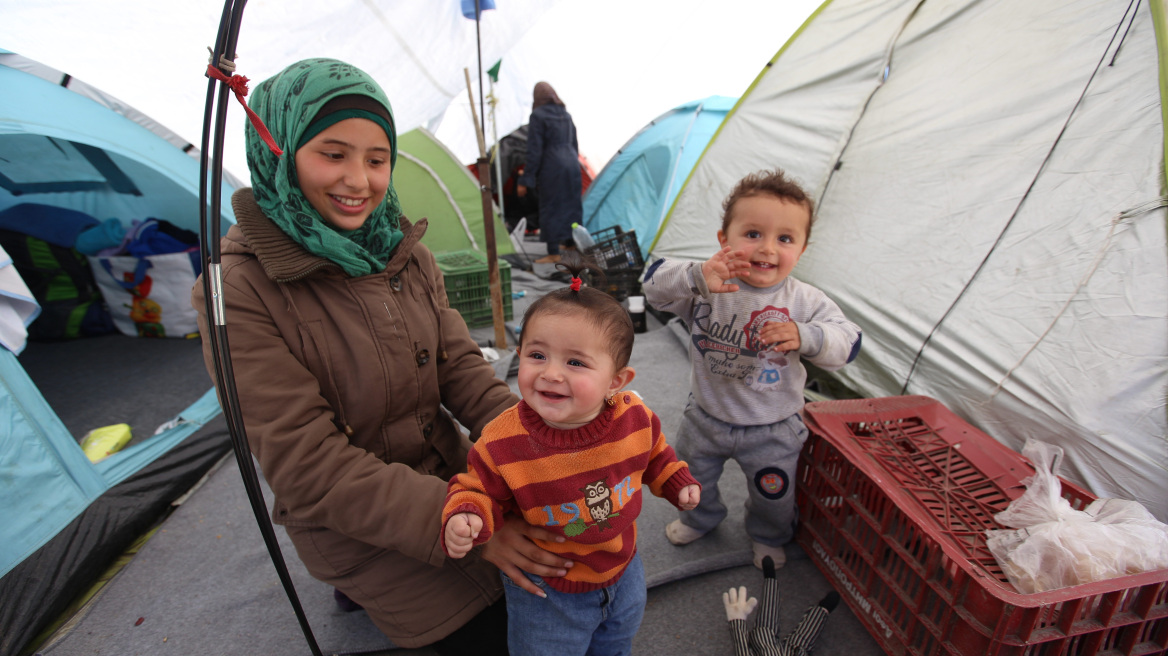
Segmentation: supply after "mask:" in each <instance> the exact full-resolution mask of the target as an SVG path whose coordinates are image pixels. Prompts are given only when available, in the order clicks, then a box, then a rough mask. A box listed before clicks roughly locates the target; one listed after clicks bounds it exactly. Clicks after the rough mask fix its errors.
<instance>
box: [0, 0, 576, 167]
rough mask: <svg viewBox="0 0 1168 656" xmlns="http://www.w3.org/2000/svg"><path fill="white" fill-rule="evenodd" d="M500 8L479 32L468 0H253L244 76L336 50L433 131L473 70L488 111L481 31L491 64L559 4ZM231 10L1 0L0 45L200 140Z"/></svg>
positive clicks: (237, 154) (232, 147)
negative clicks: (222, 28)
mask: <svg viewBox="0 0 1168 656" xmlns="http://www.w3.org/2000/svg"><path fill="white" fill-rule="evenodd" d="M496 4H497V5H498V8H496V9H490V10H487V11H484V12H482V17H481V18H482V21H481V26H480V28H479V29H478V32H479V34H478V35H476V26H475V21H474V20H470V19H467V18H465V17H464V16H463V14H462V13H461V3H460V2H459V0H440V1H434V2H417V1H414V0H333V1H331V2H318V1H311V0H250V2H248V3H247V5H246V8H245V9H244V12H243V22H242V25H241V27H240V33H239V34H240V37H239V45H238V54H237V57H236V65H237V71H236V72H237V73H238V74H240V75H244V76H246V77H247V78H249V80H250V81H251V84H252V86H254V85H255V84H258V83H259V82H261V81H262V80H264V79H266V78H268V77H270V76H271V75H273V74H275V73H277V72H279V71H280V70H281V69H283V68H284V67H285V66H287V65H289V64H291V63H293V62H295V61H298V60H300V59H304V58H306V57H335V58H337V59H341V60H344V61H347V62H349V63H352V64H355V65H356V66H358V67H360V68H362V69H363V70H365V71H366V72H368V73H369V74H370V75H371V76H373V78H374V79H376V80H377V81H378V82H379V83H380V84H381V85H382V86H383V87H384V88H385V91H386V94H387V95H388V96H389V99H390V102H391V103H392V104H393V110H394V118H395V119H397V128H398V132H399V133H405V132H407V131H409V130H412V129H413V128H416V127H419V126H427V127H429V128H431V131H433V130H434V129H435V128H436V125H435V122H436V121H437V120H440V119H441V117H442V115H443V114H444V112H445V111H446V109H447V107H449V106H450V105H451V103H452V101H461V102H463V103H465V101H466V100H467V87H466V73H465V72H464V69H468V70H469V72H470V78H471V82H472V84H473V85H474V89H475V91H474V98H475V102H476V111H477V110H478V107H477V103H478V99H479V94H478V62H479V54H480V49H479V38H478V37H479V36H481V57H482V64H483V68H484V69H485V68H488V67H490V66H491V65H492V64H494V62H496V61H498V60H499V59H500V58H501V57H502V56H503V54H504V53H506V52H507V51H508V50H509V49H510V48H511V47H512V46H513V45H514V44H515V43H516V42H517V41H518V40H519V39H520V37H522V36H523V34H524V33H525V32H526V31H527V30H528V29H530V28H531V26H532V25H534V24H535V23H536V22H537V21H538V19H539V18H540V16H542V15H543V14H544V12H546V11H547V10H548V9H549V8H551V7H552V6H554V5H555V0H507V2H505V3H504V2H497V3H496ZM222 12H223V2H214V1H207V0H174V1H172V2H168V3H167V4H166V10H165V11H159V8H158V3H156V2H151V1H149V0H118V1H117V2H115V3H110V2H81V3H76V2H69V3H64V2H43V1H42V2H27V1H26V0H0V15H2V16H3V17H4V19H3V20H2V21H0V46H2V47H4V48H7V49H9V50H11V51H13V52H17V53H20V54H22V55H24V56H26V57H30V58H32V59H36V60H38V61H40V62H42V63H44V64H47V65H49V66H53V67H55V68H57V69H60V70H66V71H69V72H70V73H72V74H73V75H76V76H77V77H79V78H81V79H83V80H85V81H86V82H88V83H90V84H92V85H94V86H96V87H99V88H102V89H106V90H108V91H109V92H110V93H113V94H115V95H117V96H118V97H119V98H121V99H123V100H125V101H126V102H127V103H129V104H132V105H133V106H134V107H137V108H138V109H139V110H140V111H142V112H143V113H145V114H148V115H150V116H153V117H154V118H155V119H156V120H158V121H159V122H160V123H163V124H165V125H167V126H168V127H170V128H171V129H172V130H174V131H175V132H177V133H178V134H179V135H180V136H181V137H183V138H184V139H186V140H187V141H190V142H192V143H196V144H197V143H199V142H200V138H201V135H202V129H203V111H204V108H205V104H206V93H207V80H206V78H205V76H204V74H205V71H206V69H207V59H208V51H207V48H208V47H209V46H212V45H214V39H215V35H216V33H217V30H218V28H219V20H220V17H221V14H222ZM48 26H51V29H50V28H49V27H48ZM483 79H484V81H485V80H486V74H485V73H484V75H483ZM534 82H535V81H534V80H532V81H530V82H526V83H524V84H523V85H522V87H523V88H522V89H521V90H519V91H517V93H521V94H522V96H523V97H525V98H528V100H527V102H528V105H527V106H526V108H523V109H520V110H515V112H514V114H515V115H514V116H513V117H509V121H510V123H509V124H508V125H500V127H499V130H500V134H505V133H506V131H509V130H511V129H513V128H515V127H517V126H518V125H519V124H520V123H521V122H523V121H525V120H526V112H527V111H529V110H530V100H529V98H530V95H531V87H532V85H533V84H534ZM484 84H485V82H484ZM234 102H235V101H234V100H232V103H234ZM512 104H514V103H512ZM512 109H515V108H512ZM228 118H229V121H228V130H227V134H226V143H225V153H226V157H225V158H224V166H225V168H226V169H227V170H228V171H230V172H232V173H234V174H235V175H237V176H240V177H243V178H244V179H245V180H246V177H247V163H246V160H245V158H244V148H243V129H242V128H243V123H244V121H245V118H244V113H243V111H242V109H240V108H238V107H234V108H232V109H231V112H230V114H229V116H228ZM444 127H445V128H446V129H444V130H443V132H444V135H446V134H449V135H450V137H451V138H454V139H457V138H462V137H465V136H466V135H469V139H470V140H471V143H474V139H475V137H474V127H473V123H471V122H470V121H469V120H464V121H460V125H457V126H449V125H448V126H444ZM452 128H455V129H452ZM487 130H488V134H487V137H488V138H489V137H490V134H489V132H490V127H489V126H488V128H487ZM444 138H445V136H444ZM475 150H476V151H477V146H475Z"/></svg>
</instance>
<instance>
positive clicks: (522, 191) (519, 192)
mask: <svg viewBox="0 0 1168 656" xmlns="http://www.w3.org/2000/svg"><path fill="white" fill-rule="evenodd" d="M515 195H516V196H518V197H520V198H523V197H524V196H526V195H527V187H525V186H523V185H515Z"/></svg>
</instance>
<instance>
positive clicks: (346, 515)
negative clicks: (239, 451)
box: [192, 59, 571, 654]
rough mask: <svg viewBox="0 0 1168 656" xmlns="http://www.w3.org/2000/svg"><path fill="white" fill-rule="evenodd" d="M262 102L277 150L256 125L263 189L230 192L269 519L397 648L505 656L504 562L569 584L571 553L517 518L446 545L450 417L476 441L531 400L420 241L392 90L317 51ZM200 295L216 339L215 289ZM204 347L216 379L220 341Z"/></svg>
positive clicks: (456, 439)
mask: <svg viewBox="0 0 1168 656" xmlns="http://www.w3.org/2000/svg"><path fill="white" fill-rule="evenodd" d="M250 105H251V108H252V109H253V110H254V111H255V113H256V114H257V115H258V118H259V119H260V120H261V121H262V123H263V125H265V126H266V127H267V129H268V130H269V131H270V132H271V135H272V138H273V139H274V141H275V145H276V146H278V147H279V148H280V149H283V153H282V154H280V153H277V152H276V151H275V150H274V149H273V148H271V147H270V146H269V145H268V144H267V143H266V142H265V141H264V139H262V138H261V136H260V133H259V132H257V130H256V129H255V128H254V127H253V126H251V125H249V126H248V127H247V128H246V129H247V160H248V167H249V169H250V171H251V179H252V188H251V189H242V190H240V191H238V192H236V194H235V195H234V197H233V198H232V207H233V208H234V210H235V216H236V220H237V224H236V225H234V226H232V227H231V228H230V230H228V232H227V235H226V236H225V237H224V238H223V240H222V277H223V294H222V296H223V303H224V306H225V314H226V322H227V332H228V339H229V343H230V348H231V361H232V366H233V369H234V373H235V380H236V386H237V389H238V394H239V402H240V407H241V410H242V413H243V420H244V426H245V429H246V432H247V437H248V441H249V443H250V445H251V449H252V452H253V453H254V454H255V456H256V458H257V459H258V461H259V463H260V468H261V469H262V471H263V474H264V477H265V479H266V480H267V482H268V484H269V485H270V486H271V489H272V491H273V493H274V495H275V501H274V503H273V510H272V516H273V520H274V521H275V522H276V523H278V524H282V525H284V526H285V528H286V530H287V531H288V535H289V537H290V538H291V539H292V543H293V544H294V545H295V547H296V551H297V554H298V555H299V556H300V559H301V560H302V561H303V562H304V564H305V566H306V567H307V568H308V570H309V572H310V573H311V574H312V575H313V576H314V577H316V578H317V579H320V580H321V581H325V582H326V583H329V584H331V585H333V586H334V587H335V588H336V590H337V593H336V595H337V601H338V603H341V604H342V607H349V608H352V607H354V606H360V607H363V608H364V609H365V610H366V611H367V612H368V613H369V616H370V618H372V619H373V621H374V622H375V623H376V624H377V626H378V627H379V628H380V629H381V630H382V631H384V632H385V634H386V635H387V636H388V637H389V638H390V639H391V640H392V641H393V642H394V643H395V644H397V645H399V646H402V647H418V646H422V645H428V644H433V645H434V648H435V650H436V651H438V652H439V653H440V654H462V653H472V652H473V653H505V652H506V626H507V622H506V616H505V608H503V601H502V586H501V582H500V577H499V570H502V571H504V572H507V573H508V574H509V575H511V577H512V578H513V579H516V580H522V581H526V580H527V579H526V577H523V576H521V575H519V570H520V569H523V570H526V571H528V572H531V573H533V574H537V575H541V576H562V575H563V574H564V573H565V570H564V568H566V567H569V566H571V563H569V562H565V561H563V560H562V559H561V558H558V557H556V556H554V555H553V554H550V553H548V552H546V551H544V550H542V549H539V548H538V547H536V546H535V545H534V544H533V543H532V542H531V541H530V540H529V538H540V539H548V538H550V537H551V536H550V534H547V533H546V532H545V531H543V530H542V529H539V528H536V527H530V526H527V525H526V524H524V523H522V521H520V520H518V519H515V518H512V519H509V520H508V522H507V524H506V526H505V529H504V530H501V531H500V534H499V538H502V539H499V538H496V539H493V540H492V541H491V544H495V543H500V544H498V545H497V548H495V549H489V548H488V549H487V550H484V551H483V553H482V554H481V555H480V556H479V557H471V558H464V559H461V560H448V559H447V558H446V557H445V555H444V553H443V551H442V546H441V540H440V529H439V523H440V518H441V511H442V505H443V502H444V500H445V496H446V482H447V480H448V479H449V478H450V477H451V476H452V475H454V474H455V473H458V472H462V471H465V470H466V453H467V450H468V448H469V442H468V439H467V436H466V435H464V434H463V433H462V432H461V431H460V429H459V428H458V426H457V425H456V423H455V420H457V422H458V423H459V424H461V425H462V426H465V427H467V428H468V429H469V430H470V436H469V437H470V439H477V438H478V435H479V433H480V432H481V430H482V428H483V426H484V425H486V423H487V422H488V421H490V420H491V419H493V418H494V417H495V416H496V415H497V414H499V413H500V412H502V411H503V410H504V409H506V408H508V407H510V406H511V405H513V404H514V403H515V402H516V401H517V398H516V397H515V396H514V395H513V394H512V393H511V391H510V389H509V388H508V387H507V384H506V383H505V382H504V381H502V380H500V379H498V378H496V377H495V375H494V370H493V369H492V367H491V366H490V365H489V364H488V363H487V362H486V361H485V360H484V359H483V357H482V352H481V350H480V349H479V347H478V345H476V344H475V342H474V341H473V340H472V339H471V337H470V333H469V331H468V330H467V327H466V324H465V323H464V322H463V320H462V317H461V316H460V315H459V314H458V312H457V311H455V310H452V309H451V308H450V307H449V304H448V302H447V299H446V290H445V286H444V284H443V279H442V274H441V272H440V270H439V269H438V266H437V263H436V262H435V260H434V255H433V254H432V253H431V252H430V251H429V250H428V249H427V248H426V247H425V246H423V245H422V244H421V243H420V241H419V240H420V239H421V237H422V235H423V234H424V233H425V231H426V220H425V219H421V220H419V221H417V222H416V223H411V222H410V221H409V220H408V219H406V217H404V216H402V214H401V206H400V204H399V203H398V200H397V193H396V192H395V191H394V188H393V182H392V172H393V166H394V164H395V162H396V158H397V134H396V130H395V126H394V119H393V111H392V110H391V108H390V104H389V100H388V99H387V98H386V96H385V93H384V92H383V91H382V90H381V87H380V86H378V84H377V83H376V82H374V81H373V80H372V79H371V78H370V77H369V76H368V75H366V74H365V73H364V72H362V71H361V70H359V69H357V68H355V67H353V66H351V65H349V64H346V63H344V62H340V61H336V60H332V59H309V60H305V61H301V62H298V63H296V64H293V65H292V66H289V67H288V68H286V69H285V70H283V71H282V72H280V73H279V74H277V75H275V76H274V77H272V78H270V79H268V80H266V81H264V82H263V83H261V84H260V85H259V86H258V87H257V88H256V89H255V91H254V92H253V95H252V97H251V101H250ZM192 303H193V304H194V307H195V308H196V309H197V310H198V311H199V321H200V328H201V329H202V332H203V334H204V335H206V334H208V330H207V316H206V304H205V300H204V297H203V287H202V283H201V282H200V283H198V284H196V285H195V288H194V291H193V294H192ZM204 356H205V359H206V362H207V367H208V369H209V370H210V369H211V367H212V360H211V352H210V346H209V344H208V342H206V341H204ZM212 373H213V372H212ZM517 575H519V576H517ZM532 587H533V588H534V586H532ZM532 592H536V590H534V589H532Z"/></svg>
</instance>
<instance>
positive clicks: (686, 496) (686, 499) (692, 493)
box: [677, 485, 702, 510]
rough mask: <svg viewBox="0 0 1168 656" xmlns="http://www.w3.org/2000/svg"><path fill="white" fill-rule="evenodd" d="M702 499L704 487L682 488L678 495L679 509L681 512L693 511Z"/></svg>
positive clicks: (687, 486) (690, 486)
mask: <svg viewBox="0 0 1168 656" xmlns="http://www.w3.org/2000/svg"><path fill="white" fill-rule="evenodd" d="M701 498H702V487H701V486H700V485H686V486H685V487H683V488H681V492H678V493H677V507H678V508H679V509H681V510H693V509H694V508H697V507H698V501H701Z"/></svg>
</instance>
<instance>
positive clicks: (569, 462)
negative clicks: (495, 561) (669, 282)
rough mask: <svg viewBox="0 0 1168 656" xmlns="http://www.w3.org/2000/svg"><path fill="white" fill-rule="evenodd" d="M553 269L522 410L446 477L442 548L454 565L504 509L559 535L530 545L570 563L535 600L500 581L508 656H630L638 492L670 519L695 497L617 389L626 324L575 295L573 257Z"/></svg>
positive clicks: (525, 354) (624, 370)
mask: <svg viewBox="0 0 1168 656" xmlns="http://www.w3.org/2000/svg"><path fill="white" fill-rule="evenodd" d="M561 262H562V263H563V266H564V267H565V268H567V269H568V270H569V271H570V273H571V274H572V284H571V286H570V287H569V288H567V289H562V290H557V291H555V292H552V293H549V294H547V295H546V296H544V297H542V298H540V299H539V300H537V301H536V302H535V303H533V304H532V305H531V307H530V308H528V310H527V313H526V315H525V316H524V323H523V330H522V332H521V334H520V340H519V356H518V357H519V358H520V360H519V391H520V394H521V395H522V397H523V400H522V401H520V402H519V404H518V405H516V406H514V407H512V408H511V409H509V410H507V411H505V412H504V413H503V414H501V415H499V416H498V417H497V418H496V419H495V420H493V421H492V422H491V423H490V424H488V425H487V427H486V428H485V429H484V430H483V434H482V437H481V438H480V439H479V440H478V442H476V443H475V446H474V449H473V450H472V451H471V452H470V454H469V456H468V458H467V473H465V474H459V475H457V476H455V477H454V478H453V479H451V481H450V486H449V489H448V492H447V497H446V506H445V509H444V511H443V522H442V531H443V533H442V535H443V546H444V548H445V549H446V553H447V555H449V556H450V557H452V558H461V557H463V556H465V555H466V554H467V553H468V552H469V551H470V549H471V548H472V547H473V546H475V545H478V544H482V543H484V542H486V541H487V540H488V539H490V537H491V535H492V534H493V532H494V530H495V527H497V526H499V525H500V524H501V522H502V521H503V515H504V514H505V513H507V512H513V513H516V514H519V515H521V516H522V517H523V518H524V519H525V520H526V521H527V522H528V523H529V524H532V525H534V526H540V527H543V528H545V529H547V530H549V531H552V532H553V533H555V534H556V535H557V537H560V536H562V538H563V541H562V542H561V541H543V540H537V541H536V542H537V544H539V546H540V547H542V548H544V549H546V550H548V551H550V552H553V553H557V554H561V555H563V556H564V557H565V558H567V559H569V560H571V561H572V562H573V563H574V564H573V566H572V567H571V568H570V569H569V570H568V573H567V575H565V576H563V577H554V578H542V577H538V576H535V575H532V574H526V576H527V577H528V578H529V579H530V580H531V583H533V584H534V585H535V586H538V589H539V591H540V594H539V596H536V595H533V594H530V593H528V592H526V591H525V590H524V589H523V587H521V585H520V583H525V582H520V583H516V582H515V581H513V580H511V579H510V578H509V577H508V576H507V575H506V574H502V577H503V583H504V590H505V594H506V599H507V616H508V646H509V649H510V652H511V654H512V656H520V655H522V654H549V653H556V654H585V653H589V654H628V653H629V652H630V650H631V646H632V640H633V636H634V635H635V634H636V632H637V629H638V627H639V626H640V624H641V618H642V616H643V614H644V608H645V597H646V591H645V580H644V569H643V568H642V566H641V561H640V558H639V557H638V556H637V551H636V539H637V525H636V522H635V520H636V518H637V515H638V514H639V512H640V510H641V503H642V495H641V486H642V485H648V486H649V491H650V492H652V493H653V494H654V495H656V496H659V497H663V498H665V499H667V500H668V501H669V502H670V503H672V504H673V505H674V506H675V507H677V508H678V509H680V510H688V509H692V508H694V507H696V505H697V503H698V501H699V499H700V494H701V486H700V485H698V483H697V481H696V480H694V478H693V476H691V475H690V473H689V468H688V467H687V466H686V464H685V463H684V462H680V461H678V459H677V456H676V455H675V454H674V451H673V448H672V447H671V446H669V444H667V443H666V441H665V436H664V435H662V433H661V422H660V420H659V419H658V418H657V416H656V415H654V414H653V412H652V411H651V410H649V408H647V407H646V406H645V404H644V403H642V402H641V400H640V398H638V397H637V395H636V394H634V393H633V392H630V391H625V390H624V388H625V386H627V385H628V384H629V382H631V381H632V380H633V376H634V373H635V372H634V371H633V369H632V368H631V367H629V366H628V362H629V356H630V355H631V353H632V347H633V325H632V321H631V320H630V319H629V315H628V313H627V312H626V311H625V309H624V308H623V307H622V306H621V305H620V303H618V302H617V301H616V300H615V299H613V298H612V297H611V296H608V295H607V294H605V293H603V292H601V291H599V290H597V289H594V288H591V287H584V286H583V285H582V282H581V279H580V278H579V275H580V273H582V272H583V271H585V270H589V269H591V270H593V271H597V270H596V269H595V267H591V266H587V265H584V264H583V263H581V262H579V261H578V260H576V259H575V258H573V257H571V256H568V257H566V258H564V259H563V260H561ZM597 272H598V273H599V271H597ZM526 587H528V588H529V589H530V588H531V586H530V585H529V586H526Z"/></svg>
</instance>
